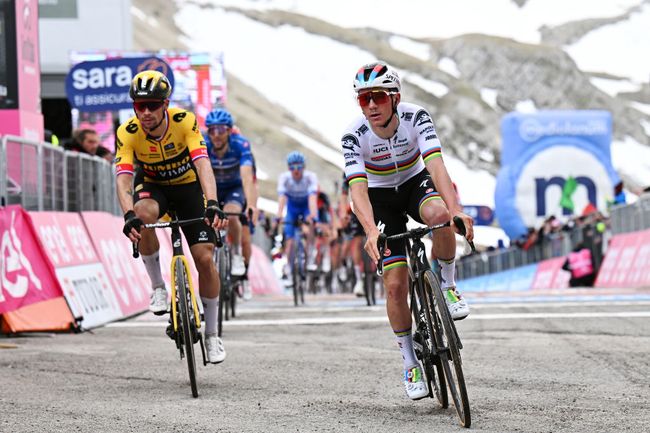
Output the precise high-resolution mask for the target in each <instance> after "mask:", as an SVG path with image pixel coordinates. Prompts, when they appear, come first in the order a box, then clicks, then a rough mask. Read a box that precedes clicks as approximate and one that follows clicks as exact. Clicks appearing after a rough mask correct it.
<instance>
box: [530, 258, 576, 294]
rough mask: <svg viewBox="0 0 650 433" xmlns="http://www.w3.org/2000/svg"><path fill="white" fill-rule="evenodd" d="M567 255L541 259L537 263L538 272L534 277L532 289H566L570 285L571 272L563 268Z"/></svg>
mask: <svg viewBox="0 0 650 433" xmlns="http://www.w3.org/2000/svg"><path fill="white" fill-rule="evenodd" d="M565 260H566V257H556V258H553V259H548V260H544V261H541V262H540V263H539V264H538V265H537V273H536V274H535V278H534V279H533V283H532V286H531V289H533V290H544V289H565V288H567V287H569V279H571V273H570V272H567V271H565V270H564V269H562V265H563V264H564V262H565Z"/></svg>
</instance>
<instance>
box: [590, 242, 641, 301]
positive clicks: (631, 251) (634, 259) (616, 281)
mask: <svg viewBox="0 0 650 433" xmlns="http://www.w3.org/2000/svg"><path fill="white" fill-rule="evenodd" d="M649 285H650V230H644V231H641V232H633V233H625V234H621V235H616V236H614V237H613V238H612V239H611V240H610V243H609V247H608V248H607V253H606V254H605V259H604V260H603V263H602V265H601V267H600V270H599V271H598V277H597V278H596V283H595V284H594V286H595V287H608V288H617V287H632V288H635V287H643V286H649Z"/></svg>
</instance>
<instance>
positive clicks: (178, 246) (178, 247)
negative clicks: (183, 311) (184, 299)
mask: <svg viewBox="0 0 650 433" xmlns="http://www.w3.org/2000/svg"><path fill="white" fill-rule="evenodd" d="M171 229H172V249H173V257H172V263H171V275H176V259H181V261H182V263H183V267H184V268H185V272H186V273H187V276H188V278H187V280H188V282H189V286H190V287H189V289H190V298H191V300H192V310H193V311H194V323H195V324H196V328H197V329H199V328H201V315H200V313H199V306H198V304H197V302H196V296H195V295H194V283H193V282H192V278H191V274H190V265H189V263H188V261H187V258H186V257H185V254H184V253H183V246H182V241H181V233H180V228H179V227H178V225H177V224H176V225H171ZM171 286H172V287H171V290H172V294H171V297H172V324H173V327H174V331H175V332H176V331H178V320H177V315H176V312H177V305H176V304H177V301H176V284H172V285H171Z"/></svg>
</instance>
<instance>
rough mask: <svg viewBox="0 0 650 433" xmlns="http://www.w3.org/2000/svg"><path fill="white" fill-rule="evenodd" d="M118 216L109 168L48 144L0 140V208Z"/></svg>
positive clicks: (12, 138)
mask: <svg viewBox="0 0 650 433" xmlns="http://www.w3.org/2000/svg"><path fill="white" fill-rule="evenodd" d="M10 204H20V205H21V206H22V207H23V209H26V210H37V211H44V210H58V211H84V210H100V211H105V212H109V213H112V214H115V215H118V214H120V212H119V205H118V203H117V195H116V193H115V176H114V173H113V167H112V164H111V163H109V162H108V161H106V160H104V159H102V158H99V157H97V156H90V155H87V154H84V153H79V152H73V151H67V150H63V149H62V148H61V147H55V146H52V145H51V144H50V143H45V142H39V141H35V140H27V139H25V138H21V137H15V136H11V135H5V136H2V137H0V206H6V205H10Z"/></svg>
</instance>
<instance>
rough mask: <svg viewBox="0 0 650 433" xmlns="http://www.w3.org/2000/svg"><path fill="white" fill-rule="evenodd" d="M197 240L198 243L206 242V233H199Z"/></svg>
mask: <svg viewBox="0 0 650 433" xmlns="http://www.w3.org/2000/svg"><path fill="white" fill-rule="evenodd" d="M199 240H200V241H207V240H208V232H206V231H201V232H200V233H199Z"/></svg>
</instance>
